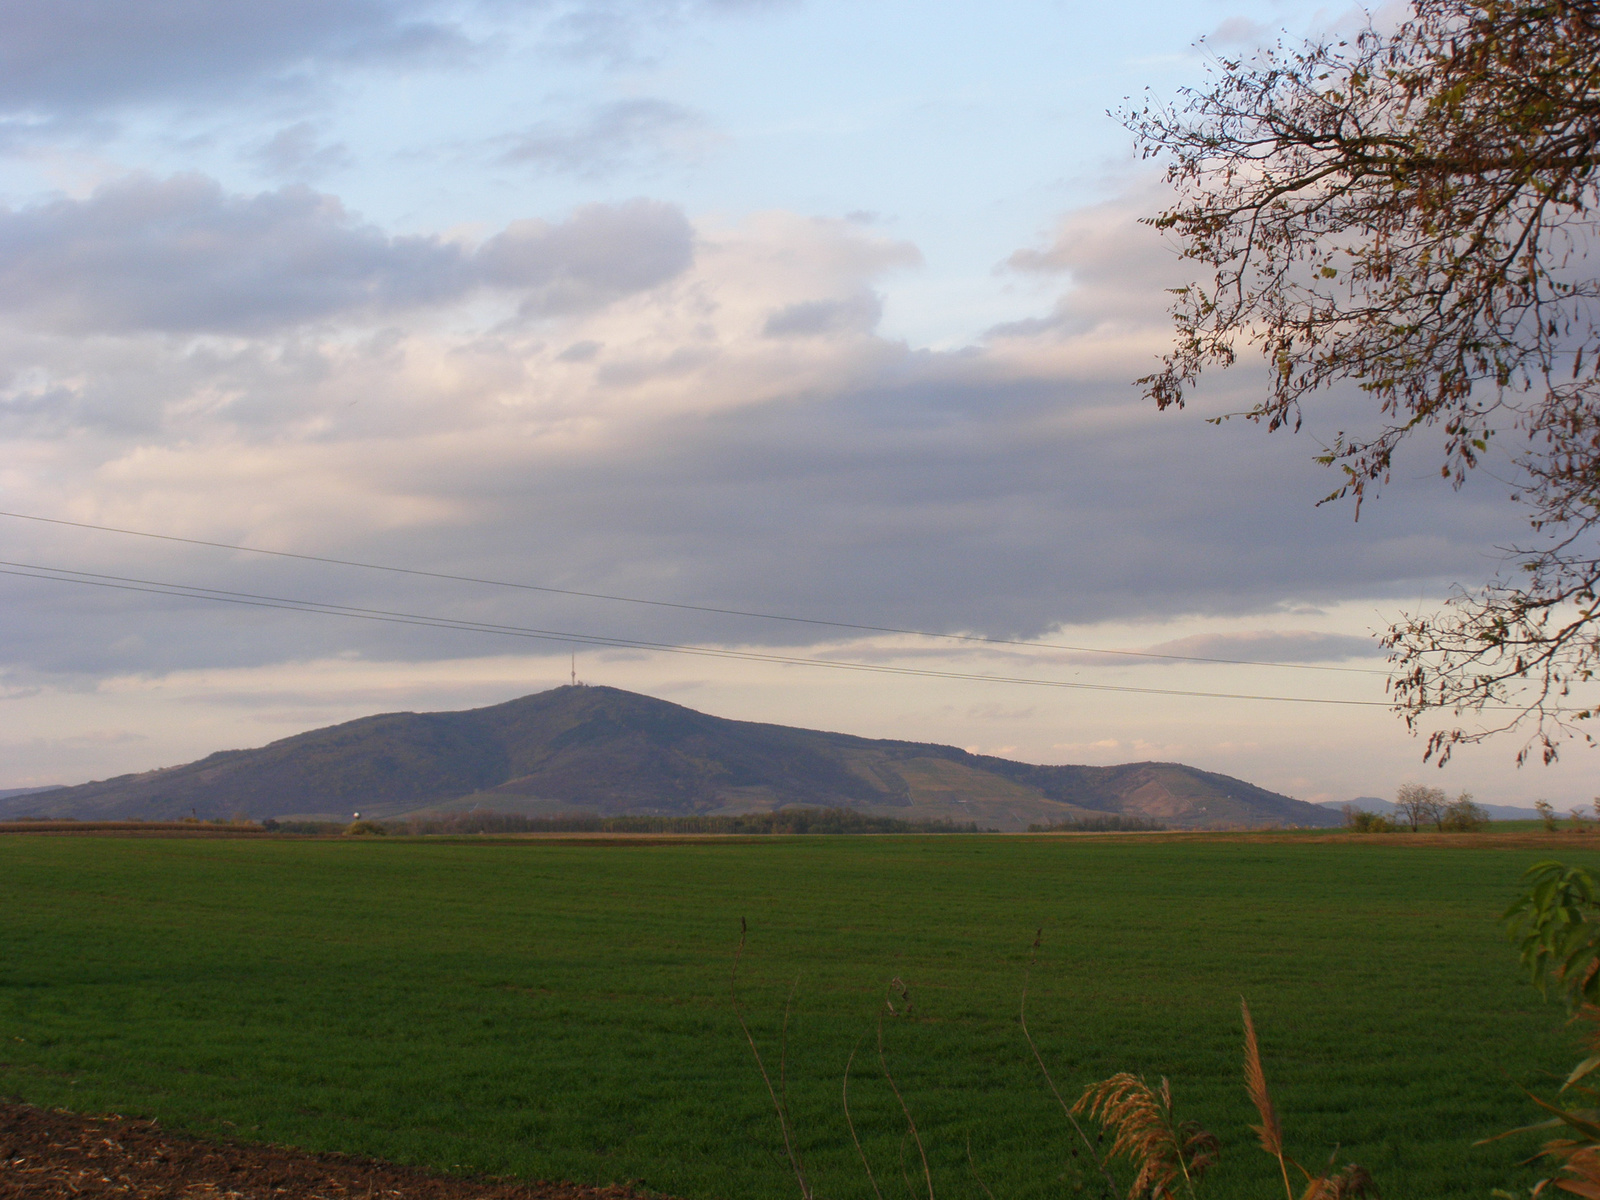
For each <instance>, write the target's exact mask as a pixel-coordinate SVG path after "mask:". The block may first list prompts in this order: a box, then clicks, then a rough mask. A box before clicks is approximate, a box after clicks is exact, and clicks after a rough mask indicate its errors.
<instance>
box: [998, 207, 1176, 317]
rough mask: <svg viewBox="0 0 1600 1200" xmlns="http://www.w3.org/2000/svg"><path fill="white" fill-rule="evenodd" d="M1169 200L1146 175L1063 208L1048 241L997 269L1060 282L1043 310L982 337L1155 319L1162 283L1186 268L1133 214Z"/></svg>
mask: <svg viewBox="0 0 1600 1200" xmlns="http://www.w3.org/2000/svg"><path fill="white" fill-rule="evenodd" d="M1169 198H1170V197H1169V195H1168V193H1167V192H1165V191H1164V190H1162V188H1161V186H1160V185H1159V183H1158V182H1156V181H1146V183H1145V184H1144V185H1143V186H1141V187H1139V188H1137V189H1135V190H1133V191H1131V192H1130V193H1129V194H1127V195H1125V196H1121V197H1119V198H1117V199H1115V200H1111V201H1107V202H1106V203H1104V204H1098V205H1094V206H1092V207H1089V208H1084V209H1080V210H1077V211H1075V212H1073V213H1071V214H1069V215H1068V216H1067V217H1066V218H1065V219H1064V220H1063V221H1062V222H1061V224H1060V225H1059V226H1058V227H1057V229H1056V231H1055V234H1054V237H1053V238H1052V239H1051V242H1050V244H1049V245H1048V246H1046V247H1044V248H1042V249H1041V248H1037V247H1025V248H1023V249H1020V250H1017V251H1016V252H1014V253H1013V254H1012V255H1011V256H1010V257H1009V258H1007V259H1006V261H1005V262H1004V263H1003V264H1001V267H1000V269H1001V270H1003V271H1012V272H1016V273H1018V274H1020V275H1024V276H1032V277H1034V278H1036V279H1040V280H1051V281H1055V280H1059V281H1060V282H1061V283H1063V284H1065V285H1067V288H1066V290H1065V291H1064V292H1063V293H1062V295H1061V297H1060V298H1059V299H1058V300H1057V302H1056V303H1055V305H1054V307H1053V309H1052V310H1051V311H1050V312H1049V313H1048V314H1047V315H1043V316H1040V317H1034V318H1028V319H1025V320H1022V321H1014V322H1009V323H1007V324H1004V325H998V326H995V327H994V328H993V329H990V330H989V331H988V333H987V336H989V337H1037V336H1039V335H1041V334H1049V333H1061V334H1072V333H1080V332H1083V331H1085V330H1087V329H1090V328H1093V327H1094V326H1095V325H1097V324H1100V323H1103V322H1105V321H1106V320H1118V321H1134V322H1140V323H1144V322H1150V321H1152V320H1153V321H1160V320H1162V319H1163V314H1164V310H1165V308H1166V303H1165V301H1166V300H1167V299H1168V297H1167V294H1166V289H1168V288H1171V287H1174V286H1177V285H1178V284H1181V283H1183V282H1184V281H1185V278H1186V277H1187V276H1188V275H1190V274H1192V271H1193V268H1192V266H1190V265H1188V264H1185V263H1183V262H1182V261H1180V260H1179V258H1178V255H1177V252H1176V251H1175V250H1174V249H1173V248H1172V247H1171V246H1170V245H1168V243H1167V242H1166V241H1165V240H1164V239H1163V237H1162V235H1161V234H1160V233H1158V232H1156V231H1154V230H1152V229H1151V228H1149V227H1148V226H1146V225H1141V224H1140V223H1139V219H1140V218H1141V217H1148V216H1149V215H1150V214H1152V213H1155V212H1158V211H1160V209H1161V207H1162V206H1163V204H1164V203H1165V202H1166V201H1167V200H1168V199H1169Z"/></svg>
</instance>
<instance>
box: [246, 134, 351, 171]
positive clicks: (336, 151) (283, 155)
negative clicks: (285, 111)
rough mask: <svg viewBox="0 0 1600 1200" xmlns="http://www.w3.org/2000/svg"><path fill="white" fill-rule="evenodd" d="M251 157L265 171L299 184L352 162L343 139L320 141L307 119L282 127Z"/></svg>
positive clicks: (341, 168)
mask: <svg viewBox="0 0 1600 1200" xmlns="http://www.w3.org/2000/svg"><path fill="white" fill-rule="evenodd" d="M251 157H252V158H253V159H254V160H255V162H256V163H257V165H258V166H260V167H261V168H262V169H263V170H265V171H266V172H267V173H268V174H270V175H275V176H278V177H279V178H284V179H292V180H295V181H296V182H300V183H304V182H307V181H309V180H312V179H316V178H318V177H320V176H322V175H326V174H328V173H330V172H332V171H339V170H343V169H344V168H346V167H348V166H350V165H351V164H352V163H353V162H354V161H355V160H354V159H353V158H352V157H351V155H350V151H349V149H348V148H347V147H346V146H345V144H344V143H343V142H331V143H324V142H321V141H320V140H319V138H318V134H317V127H316V125H315V124H313V123H312V122H310V121H297V122H296V123H295V124H293V125H286V126H284V127H283V128H282V129H280V130H278V132H277V133H275V134H273V135H272V136H271V137H270V138H268V139H267V140H266V141H265V142H263V143H262V144H261V145H260V146H258V147H257V148H256V150H255V151H254V153H253V154H252V155H251Z"/></svg>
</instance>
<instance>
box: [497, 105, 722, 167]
mask: <svg viewBox="0 0 1600 1200" xmlns="http://www.w3.org/2000/svg"><path fill="white" fill-rule="evenodd" d="M704 128H705V121H704V119H703V118H702V117H701V116H700V115H699V114H698V113H694V112H691V111H690V110H688V109H686V108H683V107H681V106H680V105H677V104H671V103H669V102H667V101H665V100H652V99H647V98H641V99H634V100H619V101H616V102H614V103H612V104H606V105H602V106H600V107H598V108H596V109H594V110H593V111H592V112H590V113H589V114H588V115H587V116H586V117H585V118H584V119H583V120H581V121H579V122H577V123H576V124H571V125H559V124H556V123H553V122H544V123H541V124H539V125H535V126H532V127H531V128H529V129H527V130H524V131H523V132H522V133H521V134H520V135H518V136H517V137H516V138H515V139H513V141H512V145H511V148H510V149H509V150H507V151H506V153H505V155H504V159H505V161H506V162H509V163H522V164H527V165H531V166H536V167H541V168H545V169H549V170H555V171H569V172H572V173H575V174H580V175H599V174H603V173H605V172H607V171H611V170H615V169H616V168H618V167H620V166H623V165H625V164H628V163H637V162H641V161H649V160H653V159H659V158H662V157H665V156H667V155H668V154H669V153H670V152H671V151H673V150H674V149H679V150H683V149H689V150H692V149H694V148H695V147H696V146H698V145H700V144H703V143H704V140H705V139H704V137H703V131H704Z"/></svg>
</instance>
